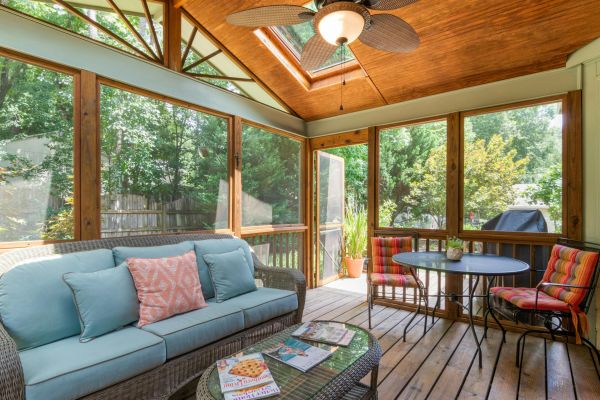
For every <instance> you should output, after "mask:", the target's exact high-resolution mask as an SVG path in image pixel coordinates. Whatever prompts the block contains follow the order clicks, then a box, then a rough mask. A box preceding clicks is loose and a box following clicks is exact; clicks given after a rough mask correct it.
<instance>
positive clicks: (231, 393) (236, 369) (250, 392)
mask: <svg viewBox="0 0 600 400" xmlns="http://www.w3.org/2000/svg"><path fill="white" fill-rule="evenodd" d="M217 371H218V373H219V380H220V382H221V392H223V396H224V397H225V400H252V399H262V398H265V397H271V396H275V395H278V394H279V387H278V386H277V384H276V383H275V381H274V380H273V376H272V375H271V371H269V367H268V366H267V364H266V363H265V360H264V358H263V356H262V354H260V353H255V354H248V355H245V356H242V357H232V358H226V359H223V360H219V361H217Z"/></svg>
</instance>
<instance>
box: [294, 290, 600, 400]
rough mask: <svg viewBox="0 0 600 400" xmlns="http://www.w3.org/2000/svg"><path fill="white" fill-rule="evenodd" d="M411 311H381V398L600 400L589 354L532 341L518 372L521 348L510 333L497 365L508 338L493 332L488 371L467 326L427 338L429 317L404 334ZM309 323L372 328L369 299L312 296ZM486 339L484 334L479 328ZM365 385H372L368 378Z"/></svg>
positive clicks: (444, 324)
mask: <svg viewBox="0 0 600 400" xmlns="http://www.w3.org/2000/svg"><path fill="white" fill-rule="evenodd" d="M409 315H410V314H409V313H408V312H407V311H403V310H398V309H394V308H388V307H382V306H375V307H374V310H373V314H372V320H373V329H372V331H371V332H372V333H373V334H374V335H375V336H376V337H377V338H378V339H379V342H380V344H381V347H382V349H383V352H384V354H383V357H382V359H381V364H380V368H379V399H380V400H392V399H528V400H530V399H560V400H567V399H585V400H586V399H596V400H597V399H600V379H599V376H598V371H597V370H596V367H595V365H594V363H593V362H592V359H591V357H590V352H589V351H588V350H587V349H585V348H584V347H583V346H576V345H571V344H569V345H566V344H565V343H562V342H560V343H559V342H553V341H550V340H544V339H542V338H536V337H531V338H528V339H527V342H526V350H525V359H524V361H523V365H522V369H521V370H519V369H518V368H516V367H515V342H516V340H517V338H518V335H517V334H515V333H509V334H508V335H507V343H506V344H504V345H503V347H502V350H501V352H500V357H498V358H497V353H498V349H499V346H500V345H501V338H502V334H501V332H500V331H498V330H495V329H492V330H490V331H489V332H488V339H487V340H483V341H482V349H483V363H484V364H483V368H482V369H481V370H480V369H479V368H478V366H477V361H476V359H475V354H476V353H475V342H474V340H473V336H472V334H471V332H470V331H468V330H467V328H468V325H467V324H466V323H463V322H453V321H449V320H445V319H436V321H435V322H434V323H433V324H431V320H430V327H428V331H427V334H426V335H425V336H423V325H422V324H423V322H424V321H423V318H422V317H421V316H419V317H418V320H419V322H418V325H416V327H415V328H412V329H410V331H409V334H408V335H407V340H406V342H403V341H402V331H403V329H404V325H405V324H406V323H407V322H408V317H409ZM303 319H304V320H305V321H309V320H317V319H321V320H335V321H340V322H347V323H351V324H355V325H359V326H361V327H365V328H366V327H368V325H367V324H368V322H367V305H366V302H365V297H364V295H360V294H357V293H352V292H346V291H341V290H337V289H330V288H319V289H314V290H310V291H309V292H308V294H307V301H306V307H305V312H304V318H303ZM476 330H477V333H478V335H479V337H480V338H481V335H482V332H483V328H480V327H477V328H476ZM364 383H367V384H368V377H366V378H365V380H364Z"/></svg>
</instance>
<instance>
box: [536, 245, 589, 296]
mask: <svg viewBox="0 0 600 400" xmlns="http://www.w3.org/2000/svg"><path fill="white" fill-rule="evenodd" d="M597 264H598V253H595V252H590V251H583V250H578V249H573V248H571V247H566V246H561V245H558V244H557V245H554V247H553V248H552V254H551V255H550V260H549V261H548V267H547V268H546V272H545V273H544V277H543V278H542V282H552V283H564V284H569V285H578V286H590V285H591V284H592V277H593V275H594V270H595V268H596V265H597ZM543 291H544V292H545V293H546V294H548V295H549V296H551V297H554V298H556V299H560V300H562V301H563V302H565V303H567V304H570V305H571V306H573V307H576V308H578V307H579V305H580V304H581V302H582V301H583V299H584V298H585V295H586V294H587V292H588V291H587V290H586V289H576V288H561V287H556V286H555V287H551V286H550V287H545V288H543Z"/></svg>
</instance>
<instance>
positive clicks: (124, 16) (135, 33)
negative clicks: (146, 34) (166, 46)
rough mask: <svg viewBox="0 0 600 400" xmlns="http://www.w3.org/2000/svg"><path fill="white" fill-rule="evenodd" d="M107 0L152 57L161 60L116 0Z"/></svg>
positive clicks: (150, 22)
mask: <svg viewBox="0 0 600 400" xmlns="http://www.w3.org/2000/svg"><path fill="white" fill-rule="evenodd" d="M106 1H108V4H110V7H111V8H112V9H113V11H114V12H115V13H116V14H117V15H118V16H119V18H121V20H122V21H123V23H124V24H125V26H126V27H127V29H128V30H129V32H131V34H132V35H133V36H135V37H136V39H137V40H138V41H139V42H140V44H141V45H142V46H144V48H145V49H146V50H147V51H148V52H149V53H150V54H151V55H152V57H153V58H154V59H155V60H156V61H160V58H159V57H158V56H157V55H156V53H155V52H154V50H152V47H150V45H149V44H148V43H146V40H144V38H143V37H142V35H140V33H139V32H138V31H137V29H135V27H134V26H133V25H132V24H131V21H129V19H128V18H127V16H126V15H125V14H123V11H121V9H120V8H119V6H117V4H116V3H115V2H114V0H106ZM148 22H149V24H152V20H150V21H148Z"/></svg>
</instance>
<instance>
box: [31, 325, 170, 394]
mask: <svg viewBox="0 0 600 400" xmlns="http://www.w3.org/2000/svg"><path fill="white" fill-rule="evenodd" d="M19 356H20V358H21V364H22V366H23V372H24V375H25V397H26V399H27V400H71V399H77V398H79V397H82V396H85V395H86V394H89V393H92V392H95V391H97V390H100V389H103V388H106V387H108V386H110V385H113V384H115V383H117V382H120V381H124V380H126V379H129V378H131V377H134V376H136V375H139V374H141V373H143V372H146V371H149V370H151V369H153V368H156V367H158V366H160V365H162V364H163V363H164V362H165V342H164V341H163V340H162V339H161V338H159V337H158V336H155V335H153V334H151V333H148V332H144V331H143V330H141V329H137V328H133V327H128V328H124V329H122V330H119V331H115V332H111V333H109V334H107V335H104V336H100V337H99V338H97V339H95V340H92V341H91V342H88V343H81V342H80V341H79V338H78V337H77V336H73V337H70V338H67V339H63V340H60V341H58V342H54V343H50V344H46V345H44V346H40V347H37V348H35V349H31V350H25V351H21V352H20V353H19Z"/></svg>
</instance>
